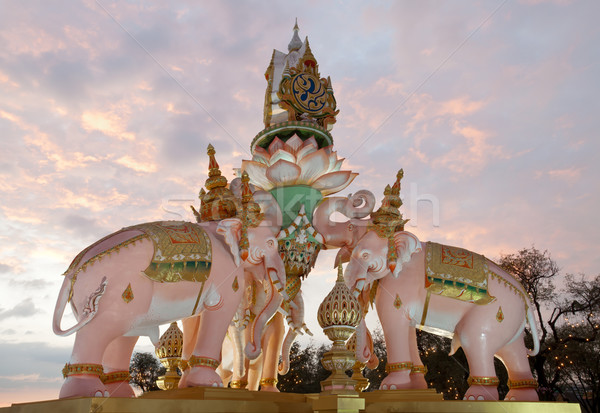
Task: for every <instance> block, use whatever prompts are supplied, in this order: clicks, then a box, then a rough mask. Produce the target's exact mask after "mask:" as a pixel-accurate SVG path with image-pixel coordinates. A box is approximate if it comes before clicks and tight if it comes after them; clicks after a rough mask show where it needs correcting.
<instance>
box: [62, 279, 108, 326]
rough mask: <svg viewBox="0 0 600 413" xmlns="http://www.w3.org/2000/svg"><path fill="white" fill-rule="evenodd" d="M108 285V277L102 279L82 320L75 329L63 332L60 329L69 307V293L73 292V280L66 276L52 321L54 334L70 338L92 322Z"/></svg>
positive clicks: (84, 309) (89, 298)
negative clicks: (66, 308)
mask: <svg viewBox="0 0 600 413" xmlns="http://www.w3.org/2000/svg"><path fill="white" fill-rule="evenodd" d="M107 284H108V280H107V279H106V277H103V278H102V281H100V286H99V287H98V289H97V290H96V291H94V292H93V293H92V294H90V296H89V297H88V300H87V303H86V305H85V307H84V308H83V311H82V314H81V315H82V317H81V319H80V320H79V321H78V322H77V324H75V325H74V326H73V327H71V328H68V329H66V330H63V329H61V328H60V322H61V320H62V317H63V314H64V313H65V307H66V306H67V302H68V301H69V293H70V290H71V278H70V277H69V276H65V280H64V281H63V285H62V287H61V288H60V293H59V294H58V299H57V300H56V306H55V307H54V317H53V320H52V330H53V331H54V334H56V335H58V336H68V335H71V334H73V333H75V332H77V331H78V330H79V329H80V328H81V327H83V326H84V325H86V324H87V323H89V322H90V321H92V319H93V318H94V316H95V315H96V313H97V312H98V303H99V302H100V298H102V296H103V295H104V292H105V291H106V285H107Z"/></svg>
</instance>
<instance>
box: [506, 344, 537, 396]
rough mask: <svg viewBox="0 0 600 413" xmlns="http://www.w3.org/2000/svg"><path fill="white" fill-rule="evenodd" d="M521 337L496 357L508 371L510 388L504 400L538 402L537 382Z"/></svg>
mask: <svg viewBox="0 0 600 413" xmlns="http://www.w3.org/2000/svg"><path fill="white" fill-rule="evenodd" d="M523 337H524V336H523V334H521V337H519V338H517V339H516V340H514V341H513V342H512V343H509V344H507V345H505V346H504V347H502V348H501V349H500V350H498V352H497V353H496V355H497V356H498V358H499V359H500V360H502V363H504V365H505V366H506V370H508V387H509V388H510V390H509V392H508V394H507V395H506V398H505V399H504V400H511V401H512V400H516V401H538V400H539V397H538V394H537V391H536V390H535V389H536V387H537V381H536V380H535V379H534V378H533V375H532V374H531V368H530V367H529V360H528V359H527V349H526V348H525V341H524V338H523Z"/></svg>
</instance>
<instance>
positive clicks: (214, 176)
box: [204, 144, 227, 191]
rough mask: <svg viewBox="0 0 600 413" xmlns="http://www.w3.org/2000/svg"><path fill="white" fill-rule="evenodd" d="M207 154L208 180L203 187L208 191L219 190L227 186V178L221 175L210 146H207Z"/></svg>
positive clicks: (213, 150)
mask: <svg viewBox="0 0 600 413" xmlns="http://www.w3.org/2000/svg"><path fill="white" fill-rule="evenodd" d="M206 153H207V154H208V179H207V180H206V183H205V184H204V186H206V189H208V190H209V191H210V190H211V189H214V188H220V187H225V186H227V178H225V177H224V176H222V175H221V170H220V169H219V164H218V163H217V160H216V158H215V153H216V152H215V148H214V146H212V145H211V144H209V145H208V148H207V150H206Z"/></svg>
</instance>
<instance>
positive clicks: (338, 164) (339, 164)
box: [331, 158, 346, 172]
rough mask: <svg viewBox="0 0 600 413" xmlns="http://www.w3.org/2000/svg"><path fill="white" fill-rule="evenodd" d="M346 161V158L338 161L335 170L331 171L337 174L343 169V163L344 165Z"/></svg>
mask: <svg viewBox="0 0 600 413" xmlns="http://www.w3.org/2000/svg"><path fill="white" fill-rule="evenodd" d="M345 160H346V158H341V159H338V160H337V161H336V162H335V166H334V167H333V169H332V170H331V171H332V172H335V171H339V170H340V169H342V163H344V161H345Z"/></svg>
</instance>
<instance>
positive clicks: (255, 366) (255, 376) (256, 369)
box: [246, 353, 264, 391]
mask: <svg viewBox="0 0 600 413" xmlns="http://www.w3.org/2000/svg"><path fill="white" fill-rule="evenodd" d="M263 357H264V355H263V353H260V356H258V357H257V358H255V359H254V360H250V359H246V360H247V361H248V366H247V367H246V373H247V377H248V379H247V380H248V387H247V388H248V390H252V391H257V390H258V386H259V384H260V378H261V376H262V367H263Z"/></svg>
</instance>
